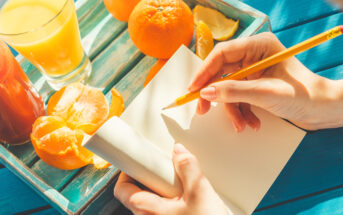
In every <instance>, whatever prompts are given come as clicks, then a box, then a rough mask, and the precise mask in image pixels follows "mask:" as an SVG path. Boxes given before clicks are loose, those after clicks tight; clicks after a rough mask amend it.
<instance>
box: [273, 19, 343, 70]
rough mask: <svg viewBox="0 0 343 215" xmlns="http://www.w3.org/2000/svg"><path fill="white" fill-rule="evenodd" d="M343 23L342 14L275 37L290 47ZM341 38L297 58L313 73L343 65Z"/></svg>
mask: <svg viewBox="0 0 343 215" xmlns="http://www.w3.org/2000/svg"><path fill="white" fill-rule="evenodd" d="M342 23H343V14H342V13H339V14H335V15H331V16H329V17H325V18H323V19H319V20H316V21H314V22H310V23H307V24H304V25H301V26H298V27H295V28H291V29H288V30H285V31H282V32H279V33H277V34H276V35H277V37H278V38H279V39H280V41H281V42H282V43H283V44H284V45H285V46H286V47H290V46H292V45H295V44H297V43H300V42H302V41H304V40H306V39H308V38H310V37H312V36H315V35H317V34H319V33H322V32H324V31H326V30H329V29H330V28H333V27H335V26H338V25H340V24H342ZM342 50H343V37H337V38H335V39H332V40H330V41H328V42H325V43H323V44H321V45H319V46H317V47H315V48H312V49H310V50H308V51H306V52H303V53H301V54H299V55H297V58H298V59H299V60H300V61H301V62H302V63H304V64H305V66H307V67H308V68H310V69H311V70H312V71H314V72H318V71H321V70H324V69H326V68H331V67H335V66H337V65H341V64H342V63H343V52H342Z"/></svg>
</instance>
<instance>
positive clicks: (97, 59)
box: [0, 0, 270, 214]
mask: <svg viewBox="0 0 343 215" xmlns="http://www.w3.org/2000/svg"><path fill="white" fill-rule="evenodd" d="M186 2H187V3H188V4H189V5H190V6H191V7H194V5H195V4H198V3H201V4H203V5H207V6H211V7H214V8H217V9H218V10H220V11H222V12H223V13H224V14H226V15H227V16H229V17H231V18H234V19H240V27H239V30H238V32H237V33H236V35H235V37H245V36H250V35H252V34H256V33H258V32H262V31H267V30H269V29H270V26H269V23H268V18H267V17H266V16H265V15H264V14H262V13H260V12H259V11H257V10H255V9H253V8H251V7H249V6H247V5H245V4H243V3H241V2H239V1H237V0H225V1H216V0H201V1H196V0H188V1H186ZM76 5H77V8H78V12H77V14H78V18H79V23H80V24H79V26H80V33H81V36H82V43H83V46H84V49H85V50H86V52H87V53H88V55H89V56H90V59H91V60H92V65H93V73H92V75H91V76H90V78H89V79H88V80H87V83H88V84H91V85H93V86H96V87H98V88H101V89H102V90H103V92H104V93H105V94H106V93H107V92H108V91H109V90H110V89H111V88H112V87H113V86H115V87H116V88H117V89H118V90H119V91H120V92H121V93H122V94H123V97H124V100H125V104H126V105H129V103H130V102H131V101H132V99H133V98H134V97H135V96H136V95H137V94H138V93H139V92H140V90H141V89H142V88H143V83H144V81H145V78H146V75H147V74H148V72H149V71H150V69H151V67H152V66H153V65H154V64H155V62H156V59H153V58H151V57H146V56H144V55H143V54H142V53H140V52H139V50H138V49H137V48H136V47H135V46H134V45H133V43H132V41H131V40H130V37H129V34H128V31H127V24H126V23H123V22H119V21H117V20H115V19H114V18H112V16H111V15H110V14H109V13H108V12H107V10H106V9H105V7H104V5H103V2H102V1H98V0H89V1H87V0H80V1H78V2H77V3H76ZM17 59H18V60H19V61H20V63H21V65H22V67H23V68H24V70H25V72H26V73H27V74H28V76H29V78H30V80H31V81H32V82H33V83H34V85H35V87H36V88H37V89H38V90H39V92H40V93H41V95H42V96H43V97H44V99H45V101H47V100H48V99H49V96H50V95H51V94H52V93H53V92H54V91H53V90H52V89H51V88H50V87H49V86H48V85H47V83H46V82H45V80H44V78H43V77H42V76H41V74H40V73H39V71H38V70H37V69H36V68H34V66H33V65H31V64H30V63H29V62H28V61H26V60H25V59H23V58H22V57H21V56H18V57H17ZM106 96H107V97H108V98H109V99H110V95H109V94H108V93H107V95H106ZM0 160H1V161H2V162H3V163H4V165H5V166H6V167H7V168H8V169H9V170H11V171H13V172H14V174H15V175H17V176H18V177H19V178H21V179H22V180H23V181H24V182H25V183H26V184H28V185H29V186H31V187H32V188H34V190H35V191H36V192H37V193H38V194H40V195H41V196H42V197H43V198H44V199H45V200H47V201H48V202H49V203H50V204H51V205H52V206H53V207H54V208H55V209H56V210H58V211H59V212H61V213H69V214H76V213H80V212H81V211H83V212H84V213H88V214H92V213H94V212H95V211H99V208H107V209H111V210H114V209H115V207H117V206H119V203H118V202H117V201H116V200H114V199H113V198H112V200H111V202H112V206H110V205H107V206H105V207H102V205H104V204H105V203H108V202H107V201H103V199H102V198H103V197H102V196H99V194H100V193H105V194H109V193H112V191H111V192H109V191H108V189H105V188H108V187H111V186H112V188H113V181H114V180H115V177H116V176H117V174H118V169H117V168H116V167H110V168H108V169H104V170H96V169H94V168H93V167H92V166H87V167H84V168H81V169H78V170H73V171H64V170H59V169H56V168H53V167H51V166H49V165H47V164H45V163H44V162H43V161H42V160H40V159H39V158H38V157H37V156H36V154H35V152H34V150H33V148H32V146H31V144H26V145H23V146H19V147H13V146H12V147H10V146H7V145H4V144H1V145H0ZM104 198H105V199H109V198H108V195H104ZM93 200H95V201H96V202H97V203H96V204H94V203H92V202H93ZM49 210H51V209H49ZM0 212H2V211H1V209H0Z"/></svg>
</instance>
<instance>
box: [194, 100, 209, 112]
mask: <svg viewBox="0 0 343 215" xmlns="http://www.w3.org/2000/svg"><path fill="white" fill-rule="evenodd" d="M210 108H211V102H209V101H207V100H205V99H202V98H199V101H198V106H197V114H199V115H203V114H205V113H207V112H208V111H209V110H210Z"/></svg>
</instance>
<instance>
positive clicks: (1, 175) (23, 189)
mask: <svg viewBox="0 0 343 215" xmlns="http://www.w3.org/2000/svg"><path fill="white" fill-rule="evenodd" d="M0 181H1V183H0V190H1V195H0V208H1V209H0V214H14V213H19V212H22V211H28V210H32V209H35V208H39V207H43V206H47V202H46V201H44V199H42V198H41V197H40V196H39V195H38V194H36V193H35V192H33V191H32V189H30V188H29V187H27V186H26V185H25V184H23V183H22V182H21V181H20V179H19V178H18V177H17V176H15V175H14V174H13V173H12V172H10V171H9V170H8V169H7V168H2V169H0ZM9 194H11V195H9Z"/></svg>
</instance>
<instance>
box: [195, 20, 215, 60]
mask: <svg viewBox="0 0 343 215" xmlns="http://www.w3.org/2000/svg"><path fill="white" fill-rule="evenodd" d="M213 46H214V42H213V36H212V33H211V30H210V28H209V27H208V26H207V25H206V24H205V23H204V22H203V21H200V22H199V23H198V24H197V27H196V54H197V55H198V56H199V57H200V58H201V59H202V60H204V59H205V58H206V57H207V55H208V54H209V53H210V52H211V51H212V49H213Z"/></svg>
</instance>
